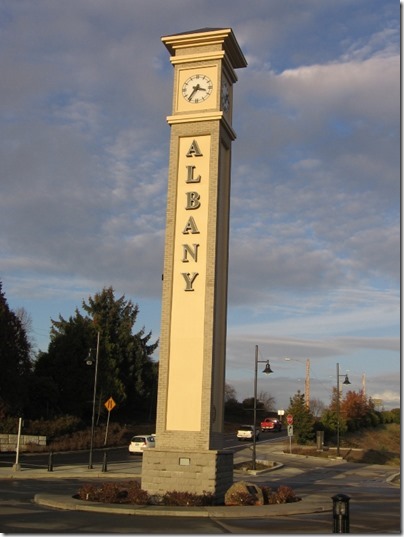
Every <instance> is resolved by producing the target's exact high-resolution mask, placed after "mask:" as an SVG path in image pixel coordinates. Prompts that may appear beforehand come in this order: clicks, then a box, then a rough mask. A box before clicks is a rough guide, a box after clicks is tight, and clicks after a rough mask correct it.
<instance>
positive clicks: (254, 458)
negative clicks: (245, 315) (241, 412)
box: [252, 345, 273, 470]
mask: <svg viewBox="0 0 404 537" xmlns="http://www.w3.org/2000/svg"><path fill="white" fill-rule="evenodd" d="M259 363H265V364H266V365H265V369H264V370H263V371H262V372H263V373H265V374H266V375H270V374H271V373H273V371H272V369H271V366H270V365H269V360H258V345H256V346H255V369H254V418H253V419H254V421H253V424H254V432H253V454H252V469H253V470H256V467H257V450H256V444H257V438H256V435H255V429H256V422H257V377H258V364H259Z"/></svg>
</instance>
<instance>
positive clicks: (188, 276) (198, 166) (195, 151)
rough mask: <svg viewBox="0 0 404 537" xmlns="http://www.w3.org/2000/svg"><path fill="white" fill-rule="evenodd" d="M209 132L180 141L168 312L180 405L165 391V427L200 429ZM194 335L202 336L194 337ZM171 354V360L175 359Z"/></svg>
mask: <svg viewBox="0 0 404 537" xmlns="http://www.w3.org/2000/svg"><path fill="white" fill-rule="evenodd" d="M210 147H211V136H210V135H202V136H197V137H195V136H190V137H188V136H184V137H181V138H180V140H179V158H178V177H177V199H178V200H179V202H178V203H177V207H176V215H175V222H176V224H175V226H176V230H175V241H176V242H175V245H174V267H173V268H174V270H173V296H175V297H176V304H175V307H173V308H172V310H171V329H170V349H171V350H170V355H171V356H172V357H173V359H171V360H170V367H169V379H168V383H169V385H170V382H174V380H173V379H186V382H182V383H181V398H182V399H183V402H184V404H183V405H182V410H181V414H179V412H178V398H179V396H180V394H179V393H178V391H177V390H175V391H174V390H173V391H169V393H168V399H167V428H168V429H174V430H176V429H182V430H184V429H185V430H188V431H192V430H199V429H200V419H201V404H202V383H201V378H202V371H203V362H204V344H203V340H202V336H203V334H204V323H205V316H206V315H205V303H206V292H207V285H206V284H207V283H208V282H206V276H207V274H206V273H207V271H206V259H207V255H208V218H209V163H210ZM198 337H200V338H201V340H200V341H199V340H198ZM174 357H175V359H174Z"/></svg>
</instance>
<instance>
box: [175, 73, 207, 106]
mask: <svg viewBox="0 0 404 537" xmlns="http://www.w3.org/2000/svg"><path fill="white" fill-rule="evenodd" d="M212 90H213V84H212V81H211V79H210V78H209V77H208V76H206V75H202V74H198V75H192V76H190V77H189V78H188V79H187V80H186V81H185V82H184V84H183V86H182V96H183V97H184V99H185V100H186V101H188V102H189V103H193V104H197V103H201V102H203V101H206V99H207V98H208V97H209V96H210V95H211V93H212Z"/></svg>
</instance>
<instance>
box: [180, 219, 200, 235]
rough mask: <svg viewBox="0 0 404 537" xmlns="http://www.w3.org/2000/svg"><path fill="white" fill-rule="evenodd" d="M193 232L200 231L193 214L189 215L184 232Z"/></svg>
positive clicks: (186, 233) (185, 233)
mask: <svg viewBox="0 0 404 537" xmlns="http://www.w3.org/2000/svg"><path fill="white" fill-rule="evenodd" d="M189 232H191V233H192V234H195V233H199V229H198V228H197V226H196V223H195V220H194V217H193V216H190V217H189V220H188V222H187V223H186V226H185V227H184V229H183V231H182V233H183V234H184V235H188V233H189Z"/></svg>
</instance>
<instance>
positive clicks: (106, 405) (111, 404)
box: [104, 397, 116, 412]
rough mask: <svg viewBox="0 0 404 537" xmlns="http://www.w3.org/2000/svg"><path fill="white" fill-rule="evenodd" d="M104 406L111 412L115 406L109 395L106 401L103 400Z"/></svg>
mask: <svg viewBox="0 0 404 537" xmlns="http://www.w3.org/2000/svg"><path fill="white" fill-rule="evenodd" d="M104 406H105V408H106V409H107V410H108V412H111V410H112V409H113V408H115V407H116V403H115V401H114V400H113V399H112V397H110V398H109V399H108V401H105V403H104Z"/></svg>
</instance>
